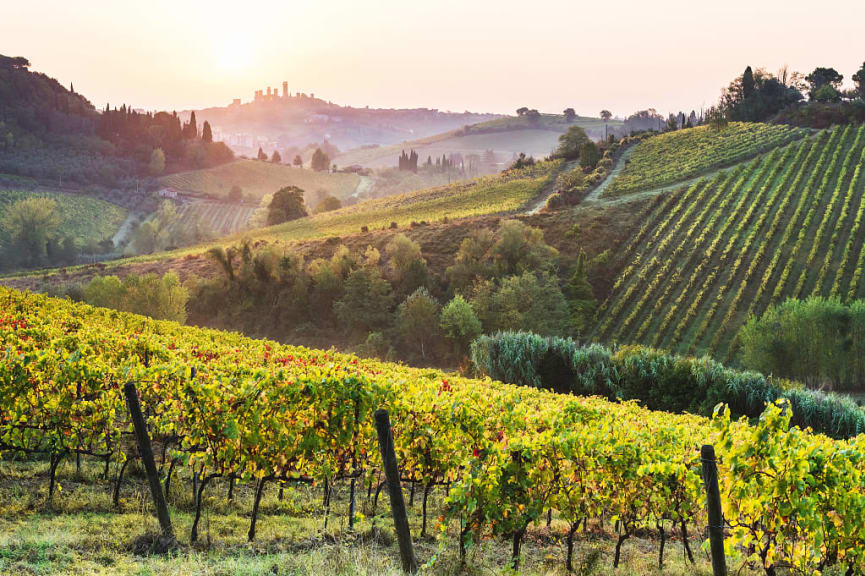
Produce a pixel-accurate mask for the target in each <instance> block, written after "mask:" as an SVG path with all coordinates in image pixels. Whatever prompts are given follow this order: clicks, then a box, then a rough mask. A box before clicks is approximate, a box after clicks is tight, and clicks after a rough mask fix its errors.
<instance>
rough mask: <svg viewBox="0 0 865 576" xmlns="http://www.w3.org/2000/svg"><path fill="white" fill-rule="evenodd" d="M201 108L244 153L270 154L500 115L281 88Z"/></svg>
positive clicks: (408, 134)
mask: <svg viewBox="0 0 865 576" xmlns="http://www.w3.org/2000/svg"><path fill="white" fill-rule="evenodd" d="M286 89H287V87H286ZM190 113H191V111H189V110H186V111H183V112H181V114H180V115H181V117H182V118H183V119H184V120H186V119H187V118H188V117H189V115H190ZM195 114H196V117H197V118H198V121H199V122H203V121H204V120H207V121H209V122H210V124H211V125H212V126H213V128H214V131H215V132H214V134H215V135H216V136H217V137H218V138H222V139H224V140H225V141H226V142H227V143H228V144H229V145H230V146H231V147H232V148H233V149H235V150H236V151H237V152H239V153H243V154H255V153H256V152H257V150H258V147H259V146H262V147H263V148H264V149H265V151H266V152H267V153H268V154H269V153H271V152H272V151H273V150H279V151H280V153H282V151H283V150H287V149H291V148H303V147H305V146H306V145H308V144H310V143H313V142H321V141H323V140H327V141H328V142H330V143H331V144H333V145H335V146H337V147H338V148H340V149H343V150H347V149H351V148H357V147H360V146H364V145H376V144H377V145H389V144H395V143H397V142H402V141H404V140H411V139H415V138H423V137H427V136H432V135H434V134H440V133H442V132H449V131H451V130H455V129H457V128H460V127H462V126H465V125H467V124H474V123H477V122H483V121H486V120H491V119H495V118H497V117H498V115H497V114H478V113H473V112H459V113H456V112H445V111H440V110H433V109H428V108H416V109H385V108H370V107H361V108H356V107H352V106H340V105H338V104H335V103H333V102H329V101H325V100H323V99H322V98H316V97H315V95H314V94H298V93H290V92H284V93H282V94H280V93H279V92H278V90H276V89H274V91H273V92H272V93H269V94H259V95H258V96H257V97H256V98H255V99H254V100H253V101H251V102H245V103H240V102H239V101H238V102H236V103H234V104H232V105H229V106H220V107H211V108H205V109H201V110H196V111H195Z"/></svg>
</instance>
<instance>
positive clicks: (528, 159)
mask: <svg viewBox="0 0 865 576" xmlns="http://www.w3.org/2000/svg"><path fill="white" fill-rule="evenodd" d="M446 165H447V164H446V160H444V159H442V166H446ZM534 165H535V158H534V156H526V153H525V152H520V155H519V156H518V157H517V159H516V160H514V161H513V163H512V164H511V165H510V166H509V167H508V170H520V169H522V168H528V167H529V166H534Z"/></svg>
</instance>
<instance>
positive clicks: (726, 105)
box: [719, 63, 865, 122]
mask: <svg viewBox="0 0 865 576" xmlns="http://www.w3.org/2000/svg"><path fill="white" fill-rule="evenodd" d="M843 80H844V75H843V74H841V73H839V72H838V71H837V70H835V69H834V68H829V67H822V66H820V67H817V68H815V69H814V70H813V71H812V72H810V73H809V74H807V75H803V74H800V73H799V72H791V71H790V70H789V69H788V68H787V67H786V66H785V67H783V68H781V69H780V70H779V71H778V72H777V74H771V73H770V72H767V71H766V70H764V69H762V68H758V69H757V70H753V69H752V68H751V67H750V66H748V67H747V68H745V71H744V72H743V73H742V75H741V76H738V77H737V78H735V79H734V80H733V81H732V82H731V83H730V85H729V86H728V87H727V88H725V89H724V91H723V93H722V96H721V101H720V103H719V108H720V109H721V111H722V112H723V113H724V115H725V116H726V117H727V118H728V119H729V120H734V121H745V122H761V121H765V120H767V119H769V118H771V117H772V116H774V115H776V114H778V113H779V112H781V111H782V110H784V109H786V108H788V107H789V106H791V105H793V104H797V103H799V102H801V101H802V100H803V99H804V96H803V94H805V93H807V95H808V99H809V101H811V102H816V103H840V102H853V101H860V102H865V63H863V64H862V67H861V68H860V69H859V70H857V71H856V72H855V73H854V74H853V76H852V80H853V82H854V88H853V89H852V90H844V89H843V88H842V82H843Z"/></svg>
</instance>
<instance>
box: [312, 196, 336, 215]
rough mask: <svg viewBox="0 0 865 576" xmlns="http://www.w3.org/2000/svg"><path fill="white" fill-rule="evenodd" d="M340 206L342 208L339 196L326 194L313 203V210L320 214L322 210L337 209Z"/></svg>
mask: <svg viewBox="0 0 865 576" xmlns="http://www.w3.org/2000/svg"><path fill="white" fill-rule="evenodd" d="M340 208H342V202H340V201H339V198H337V197H336V196H332V195H330V194H328V195H326V196H325V197H324V198H322V199H321V200H320V201H319V203H318V204H316V205H315V209H314V210H313V212H315V213H316V214H321V213H322V212H330V211H332V210H339V209H340Z"/></svg>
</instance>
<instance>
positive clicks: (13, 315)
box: [0, 288, 865, 574]
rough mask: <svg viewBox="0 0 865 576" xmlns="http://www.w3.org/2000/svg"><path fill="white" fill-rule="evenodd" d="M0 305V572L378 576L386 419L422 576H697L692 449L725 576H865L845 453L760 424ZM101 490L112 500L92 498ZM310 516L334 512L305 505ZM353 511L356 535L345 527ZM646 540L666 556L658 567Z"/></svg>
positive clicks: (698, 508) (697, 486) (382, 554)
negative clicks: (163, 523)
mask: <svg viewBox="0 0 865 576" xmlns="http://www.w3.org/2000/svg"><path fill="white" fill-rule="evenodd" d="M0 302H2V305H3V306H2V309H3V310H4V313H3V315H2V316H0V349H2V350H3V353H2V354H3V361H2V362H0V383H2V387H0V407H2V408H3V410H2V411H0V448H2V451H3V455H4V461H5V463H4V464H3V465H2V467H0V473H2V474H3V477H4V478H5V479H10V480H13V481H11V482H6V481H4V482H3V483H2V486H3V488H2V490H0V498H2V500H0V506H2V511H0V514H2V520H0V542H2V543H3V544H4V552H3V554H2V555H0V567H3V568H9V569H10V570H16V571H17V570H20V569H24V568H25V567H27V568H28V569H32V568H30V566H33V565H37V566H39V568H40V569H41V570H43V571H46V570H48V569H50V568H53V567H57V568H64V569H69V568H70V566H72V565H74V563H75V562H76V561H78V560H79V559H80V558H81V557H84V558H85V559H86V561H87V562H88V565H86V566H82V567H81V569H82V570H83V569H84V568H85V567H87V568H88V569H89V570H90V572H95V571H96V570H98V567H97V566H96V564H100V565H102V566H103V567H105V566H114V565H116V566H117V567H118V568H120V569H123V570H125V571H126V572H127V573H141V572H140V571H139V570H150V573H154V572H156V573H176V571H177V570H180V571H181V572H185V571H184V570H183V567H184V566H185V567H186V568H187V569H189V568H191V567H192V566H195V565H200V564H204V565H207V566H210V565H211V564H216V566H215V567H214V569H215V570H219V571H220V573H226V572H227V573H236V572H237V571H244V572H246V571H248V572H250V573H262V572H263V571H264V570H268V569H271V567H272V566H273V565H274V564H276V565H277V568H276V570H277V571H279V570H281V568H280V565H282V566H286V567H287V568H288V567H291V566H294V569H295V570H298V571H299V572H300V573H316V571H315V568H314V567H310V564H311V563H318V566H319V569H321V568H320V566H321V563H324V565H325V566H330V571H331V572H333V573H359V572H360V573H364V572H366V573H379V572H378V570H379V568H383V569H384V572H385V573H388V572H390V571H393V550H394V546H393V545H392V543H391V542H392V540H389V539H388V538H387V537H386V536H380V537H379V536H376V534H382V533H383V532H377V530H376V529H375V528H373V524H374V523H376V522H378V526H389V519H388V518H387V517H377V515H376V512H375V508H374V507H375V504H374V503H373V502H370V501H369V499H370V497H371V496H372V495H373V494H374V493H375V491H376V490H375V489H376V487H377V486H378V479H379V477H380V476H379V469H380V461H379V456H378V449H377V441H376V434H375V429H374V427H373V425H372V412H373V411H374V410H376V409H378V408H381V407H383V408H386V409H387V410H388V411H389V413H390V418H391V422H392V424H393V439H394V444H395V448H396V453H397V457H398V459H399V462H400V464H401V469H402V471H401V476H402V477H403V478H404V480H405V481H406V482H408V483H412V482H413V483H415V485H416V488H417V492H418V494H417V496H416V498H415V499H414V501H415V506H417V505H418V504H420V512H419V513H418V511H417V510H416V509H414V506H412V508H413V509H414V510H413V514H412V517H413V527H414V530H415V532H414V534H415V538H417V539H418V540H419V541H420V542H421V546H420V550H421V551H422V552H423V553H424V554H428V556H425V557H423V558H422V561H426V560H430V559H431V558H438V560H437V561H436V562H435V563H434V566H433V570H434V572H433V573H442V574H446V573H452V572H453V570H454V569H455V568H456V565H457V563H458V560H457V558H458V550H459V549H460V546H459V545H458V543H459V542H460V541H461V542H463V544H464V545H465V546H466V547H467V549H468V551H469V554H468V555H467V556H466V561H467V562H469V570H477V569H480V566H481V565H484V566H486V567H487V569H488V568H489V567H493V569H494V570H495V571H494V572H493V573H508V572H507V570H506V569H504V568H503V565H504V564H505V563H507V559H506V558H507V556H508V552H506V550H510V549H511V543H504V542H502V541H501V540H502V539H507V540H512V544H513V550H514V551H515V557H516V558H519V557H520V556H524V560H525V561H526V562H527V564H528V565H527V573H530V574H534V573H558V572H561V571H563V569H564V564H565V560H566V556H567V549H568V548H569V546H567V544H568V543H569V542H574V541H575V542H576V544H577V546H576V551H577V553H578V556H577V557H576V558H575V560H576V562H581V561H583V560H585V559H586V557H587V555H588V550H589V549H591V548H593V547H599V548H601V549H602V555H601V558H600V562H601V563H603V566H600V567H599V572H598V573H608V570H609V567H610V565H611V564H612V563H615V561H616V560H615V557H617V556H619V553H621V554H622V558H624V561H625V562H627V564H626V565H627V566H629V567H631V568H634V569H635V570H634V572H629V573H649V572H650V569H649V568H648V565H649V559H650V558H651V557H652V555H656V556H655V559H658V558H661V559H664V558H666V561H667V562H669V563H670V564H672V565H673V566H675V567H676V568H675V573H682V574H685V573H693V572H695V571H696V572H698V573H699V572H703V573H706V572H707V563H706V560H705V559H704V557H703V556H702V554H700V553H699V550H697V549H696V548H697V547H698V546H699V542H698V540H699V539H700V536H699V534H701V533H702V528H703V527H704V526H705V523H706V518H705V515H704V511H703V510H704V496H703V491H702V483H701V480H700V456H699V453H698V451H696V450H695V448H696V447H697V446H699V445H700V444H702V443H712V444H714V445H715V447H716V450H717V453H718V457H719V483H720V485H721V493H722V498H723V501H724V515H725V519H726V521H727V523H728V526H729V528H730V533H729V536H728V540H729V542H730V549H729V552H728V555H729V558H728V560H729V561H730V563H731V566H732V567H733V569H737V568H742V567H745V566H746V565H750V566H751V568H754V567H755V565H759V564H761V563H766V566H765V567H766V568H771V567H772V566H774V565H777V566H784V565H789V564H793V565H795V566H798V567H799V568H800V569H801V570H802V571H803V572H805V573H814V571H815V570H816V569H817V567H818V566H822V565H823V563H824V562H828V563H829V564H838V565H839V566H840V567H842V568H844V567H847V566H849V567H850V568H851V570H853V571H854V572H858V571H861V570H862V569H863V567H865V558H863V556H862V555H861V553H860V552H861V550H862V549H863V547H865V542H863V541H862V534H861V530H860V524H859V519H860V518H861V515H862V514H863V513H865V509H863V506H865V498H863V495H862V490H863V483H862V478H863V473H865V458H863V451H865V444H863V441H865V437H861V436H860V437H858V438H854V439H851V440H849V441H843V440H830V439H829V438H827V437H824V436H820V435H812V434H810V433H809V432H806V431H801V430H799V429H798V428H789V429H788V422H789V418H790V414H789V412H787V413H785V412H784V411H783V410H782V409H780V408H778V407H775V406H770V407H769V408H768V409H767V411H766V412H765V413H764V415H763V417H762V418H761V419H760V420H759V422H758V423H756V424H754V425H753V426H752V425H750V424H749V423H748V422H746V421H744V420H742V421H731V420H730V418H729V415H728V414H726V413H725V412H724V411H721V412H720V413H718V414H717V415H716V417H715V418H714V419H713V420H711V421H710V420H708V419H705V418H702V417H698V416H693V415H687V414H684V415H676V414H668V413H663V412H652V411H649V410H646V409H644V408H640V407H639V406H637V405H636V404H633V403H611V402H608V401H606V400H602V399H599V398H583V397H577V396H562V395H558V394H554V393H551V392H543V391H539V390H536V389H532V388H528V387H516V386H508V385H503V384H500V383H496V382H492V381H489V380H484V381H481V380H470V379H465V378H461V377H457V376H453V375H450V374H445V373H441V372H437V371H434V370H422V369H413V368H407V367H404V366H400V365H395V364H388V363H382V362H378V361H367V360H359V359H357V358H354V357H351V356H346V355H340V354H336V353H334V352H318V351H312V350H307V349H303V348H297V347H290V346H284V345H280V344H277V343H275V342H268V341H262V340H252V339H249V338H244V337H241V336H239V335H237V334H232V333H223V332H217V331H212V330H202V329H197V328H191V327H183V326H180V325H177V324H174V323H170V322H157V321H153V320H149V319H146V318H143V317H139V316H134V315H130V314H125V313H119V312H114V311H109V310H104V309H95V308H91V307H88V306H85V305H80V304H74V303H72V302H69V301H66V300H58V299H51V298H46V297H44V296H37V295H31V294H25V293H21V292H15V291H12V290H8V289H5V288H3V289H0ZM129 381H132V382H136V383H137V387H138V393H139V395H140V398H141V402H142V404H143V406H144V410H145V412H146V414H148V426H149V430H150V435H151V436H152V437H153V439H154V442H155V444H156V449H155V452H156V454H157V457H158V460H159V465H160V467H161V471H162V472H161V473H162V475H163V478H162V480H163V483H170V489H168V490H166V491H167V492H168V493H169V502H171V506H172V509H173V512H174V516H175V520H176V525H177V535H178V537H179V538H180V541H181V543H182V545H183V548H181V550H180V552H179V554H177V555H175V556H169V557H165V558H163V557H159V556H153V555H149V554H147V550H148V548H149V544H148V542H152V533H153V531H154V528H155V521H154V520H153V519H152V518H151V519H147V518H146V514H147V511H148V509H149V504H148V502H149V499H148V497H147V493H146V491H145V490H144V487H143V484H142V480H141V478H140V473H137V472H136V469H137V468H138V465H137V464H136V463H135V462H134V459H135V456H134V455H135V451H134V446H133V440H132V437H131V435H130V434H129V430H130V423H129V420H128V417H127V416H126V410H125V408H124V400H123V396H122V392H121V389H120V388H121V383H123V382H129ZM76 454H79V455H81V456H82V457H83V464H82V468H81V471H80V472H78V471H75V470H74V461H75V455H76ZM49 457H50V458H49ZM43 458H45V459H46V460H48V462H46V460H43ZM130 460H131V461H133V463H132V465H131V466H124V465H123V464H124V462H129V461H130ZM61 461H62V462H64V463H63V465H62V466H59V465H60V463H61ZM58 467H59V468H60V475H59V477H58V475H57V469H58ZM106 467H107V470H108V473H107V477H111V478H113V482H108V481H107V480H106V479H100V473H101V472H103V471H104V469H105V468H106ZM124 472H125V473H126V475H125V476H124ZM193 474H195V475H196V476H197V478H198V479H199V480H198V481H197V488H198V491H197V493H196V497H195V498H194V499H193V498H192V496H191V493H190V489H189V486H190V483H187V481H188V480H189V479H190V478H191V477H192V476H193ZM169 478H172V479H171V480H169ZM231 478H234V480H233V481H231ZM58 480H59V484H58ZM112 484H113V486H112ZM325 485H326V486H327V487H328V488H327V489H326V490H325V489H324V486H325ZM232 486H234V488H233V489H232ZM280 488H281V489H280ZM352 488H354V489H353V490H352ZM275 492H284V493H283V498H282V499H280V497H279V495H278V494H277V496H276V497H274V493H275ZM430 492H432V493H433V494H434V495H435V496H434V497H433V498H429V499H428V498H426V497H425V495H427V496H428V495H429V493H430ZM229 493H230V494H231V496H229V495H228V494H229ZM263 493H264V494H266V495H267V498H266V499H265V500H263V501H261V502H260V503H259V506H255V502H258V501H259V499H260V496H261V495H262V494H263ZM109 494H113V495H114V496H113V497H112V496H109ZM316 494H317V495H318V498H321V497H322V496H327V495H329V496H330V497H329V498H326V500H325V502H322V503H321V504H318V502H321V500H319V499H317V498H315V495H316ZM352 494H354V500H355V501H356V502H357V503H358V506H357V507H356V508H355V510H356V511H357V512H360V514H357V515H355V516H352V515H351V514H350V513H347V512H346V508H347V507H348V506H347V505H348V504H349V503H350V502H351V499H352ZM367 495H369V496H367ZM250 499H253V502H252V503H250V502H249V500H250ZM250 504H251V505H250ZM370 506H372V507H370ZM380 506H381V507H382V508H383V507H384V506H385V504H384V503H381V504H380ZM550 510H551V511H552V512H551V513H550V514H551V518H552V524H551V525H550V527H549V528H547V527H546V522H545V521H546V519H547V514H548V511H550ZM825 510H832V511H833V514H832V515H827V514H825V513H824V511H825ZM381 512H384V511H383V510H382V511H381ZM361 514H362V515H361ZM781 514H783V517H782V516H781ZM250 516H251V517H250ZM418 516H419V518H418ZM328 518H331V524H330V526H331V532H328V531H327V528H326V527H325V526H324V523H325V521H326V520H327V519H328ZM424 518H425V519H426V530H424ZM418 520H419V522H420V530H418ZM584 521H586V522H588V524H587V527H588V532H586V531H584V530H581V527H582V526H583V522H584ZM354 522H356V524H354ZM683 523H684V526H685V527H686V528H687V530H688V532H687V533H689V534H690V536H689V538H688V540H687V541H689V543H690V546H691V547H692V548H693V549H694V552H695V556H696V559H697V561H698V562H699V567H698V568H696V569H690V568H689V567H688V566H687V565H686V564H685V562H686V561H684V560H673V559H672V558H671V556H672V555H673V554H674V553H675V552H674V550H677V551H679V553H681V551H682V548H680V547H679V546H680V545H681V542H682V541H681V540H679V539H680V538H681V535H682V530H681V527H682V525H683ZM352 524H354V526H352ZM614 524H615V527H614ZM247 526H248V527H249V531H247ZM461 526H462V527H465V529H462V530H461V528H460V527H461ZM319 527H321V531H319ZM335 528H338V535H335V534H334V532H337V530H334V529H335ZM767 530H771V536H769V537H766V536H765V534H766V533H767ZM526 531H528V535H529V543H528V544H527V545H526V549H525V552H526V554H524V555H523V554H521V552H520V545H521V544H522V543H523V540H524V538H525V534H526ZM148 534H150V535H151V536H148ZM424 534H426V535H427V536H425V535H424ZM568 534H570V536H568ZM433 535H435V536H434V538H435V539H436V540H430V539H429V538H432V537H433ZM664 535H669V536H670V537H671V539H672V540H674V541H675V540H679V546H675V545H674V546H673V547H672V550H671V549H669V548H668V550H667V554H668V555H667V556H661V553H662V550H663V549H664V544H665V540H666V539H665V538H664ZM630 537H633V539H630ZM336 538H340V539H345V540H348V541H350V542H351V541H353V542H354V544H353V545H348V546H346V547H345V548H344V549H343V552H336V551H335V550H334V549H333V548H328V545H327V544H328V543H334V542H340V541H341V540H336ZM350 538H351V539H353V540H349V539H350ZM245 540H249V541H250V542H251V544H250V545H248V546H245V545H244V544H243V542H244V541H245ZM370 540H372V541H373V542H372V543H370ZM364 541H365V542H366V543H364ZM815 542H819V543H820V544H817V545H814V543H815ZM341 548H342V547H341ZM749 549H753V550H754V555H753V556H750V557H749V556H748V553H747V550H749ZM239 550H243V551H242V552H239V553H237V551H239ZM130 551H131V552H132V554H130ZM136 551H138V552H136ZM346 551H348V554H345V552H346ZM232 552H235V553H232ZM292 552H294V555H295V557H294V558H289V556H290V555H291V554H292ZM355 554H356V555H355ZM433 554H435V555H433ZM488 554H490V555H492V558H490V559H488V557H487V555H488ZM761 554H764V557H765V558H767V559H768V560H765V559H764V560H761V559H760V557H761V556H760V555H761ZM370 555H372V556H373V557H370ZM611 561H612V562H611ZM163 562H164V564H162V563H163ZM332 562H336V564H332ZM298 563H299V564H298ZM304 563H306V565H305V564H304ZM356 563H361V564H363V566H360V567H357V566H356ZM262 564H263V565H262ZM370 564H372V566H370ZM198 569H199V570H202V573H205V571H204V569H201V568H198ZM79 573H80V572H79ZM84 573H88V572H84ZM207 573H209V572H207ZM744 573H746V574H747V573H749V572H748V570H747V569H745V570H744Z"/></svg>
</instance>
